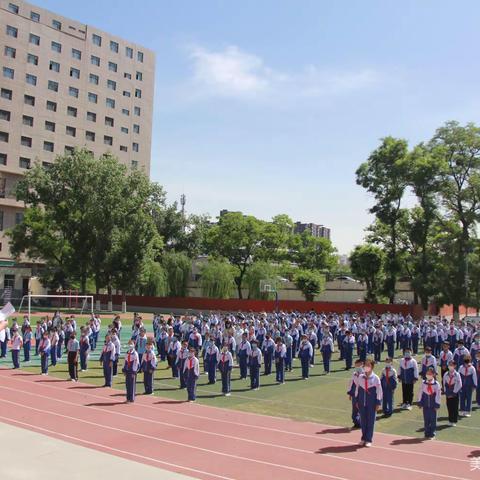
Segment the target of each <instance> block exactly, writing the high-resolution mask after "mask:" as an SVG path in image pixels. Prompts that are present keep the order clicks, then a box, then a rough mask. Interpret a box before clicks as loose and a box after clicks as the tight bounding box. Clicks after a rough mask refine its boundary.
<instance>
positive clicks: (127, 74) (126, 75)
mask: <svg viewBox="0 0 480 480" xmlns="http://www.w3.org/2000/svg"><path fill="white" fill-rule="evenodd" d="M123 78H128V79H129V80H131V79H132V74H131V73H127V72H125V73H124V74H123Z"/></svg>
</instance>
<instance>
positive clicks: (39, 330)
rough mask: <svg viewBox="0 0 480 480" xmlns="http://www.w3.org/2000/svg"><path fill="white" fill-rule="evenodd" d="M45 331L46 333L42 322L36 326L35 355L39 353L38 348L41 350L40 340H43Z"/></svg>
mask: <svg viewBox="0 0 480 480" xmlns="http://www.w3.org/2000/svg"><path fill="white" fill-rule="evenodd" d="M43 333H44V328H43V326H42V324H39V325H37V326H36V328H35V356H37V355H38V354H39V351H38V350H39V346H40V342H41V341H42V338H43ZM2 356H4V355H2Z"/></svg>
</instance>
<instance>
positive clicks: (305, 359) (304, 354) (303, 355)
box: [298, 335, 313, 380]
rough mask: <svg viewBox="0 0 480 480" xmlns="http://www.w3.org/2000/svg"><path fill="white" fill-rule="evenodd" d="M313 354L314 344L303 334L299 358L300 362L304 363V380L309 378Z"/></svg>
mask: <svg viewBox="0 0 480 480" xmlns="http://www.w3.org/2000/svg"><path fill="white" fill-rule="evenodd" d="M312 356H313V347H312V344H311V343H310V342H309V341H308V339H307V336H306V335H302V337H301V342H300V347H299V349H298V358H300V362H301V364H302V378H303V379H304V380H308V376H309V371H310V370H309V369H310V364H311V359H312Z"/></svg>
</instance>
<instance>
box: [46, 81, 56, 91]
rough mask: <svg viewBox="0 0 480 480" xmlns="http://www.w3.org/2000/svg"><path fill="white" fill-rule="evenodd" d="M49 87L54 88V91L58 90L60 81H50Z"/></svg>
mask: <svg viewBox="0 0 480 480" xmlns="http://www.w3.org/2000/svg"><path fill="white" fill-rule="evenodd" d="M48 89H49V90H52V92H58V82H54V81H53V80H49V81H48Z"/></svg>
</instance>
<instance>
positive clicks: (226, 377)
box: [221, 369, 231, 393]
mask: <svg viewBox="0 0 480 480" xmlns="http://www.w3.org/2000/svg"><path fill="white" fill-rule="evenodd" d="M221 375H222V393H230V376H231V370H230V369H227V370H225V371H221Z"/></svg>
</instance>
